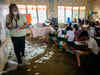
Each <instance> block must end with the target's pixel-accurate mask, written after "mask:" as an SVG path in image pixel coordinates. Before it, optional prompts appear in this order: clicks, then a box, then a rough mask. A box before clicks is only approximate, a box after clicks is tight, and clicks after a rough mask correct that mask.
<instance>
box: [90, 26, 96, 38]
mask: <svg viewBox="0 0 100 75" xmlns="http://www.w3.org/2000/svg"><path fill="white" fill-rule="evenodd" d="M94 34H95V28H94V27H90V30H89V35H90V36H91V37H94Z"/></svg>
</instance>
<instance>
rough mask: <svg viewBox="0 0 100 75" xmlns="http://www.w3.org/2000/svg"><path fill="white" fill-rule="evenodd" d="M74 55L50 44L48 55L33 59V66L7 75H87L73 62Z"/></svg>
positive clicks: (21, 68)
mask: <svg viewBox="0 0 100 75" xmlns="http://www.w3.org/2000/svg"><path fill="white" fill-rule="evenodd" d="M72 57H73V56H72V55H71V54H67V53H65V52H63V51H61V50H60V49H59V48H57V47H55V45H52V44H48V47H47V49H46V53H45V54H43V55H41V56H40V57H38V58H37V59H35V60H34V59H33V60H32V61H31V64H30V65H28V66H23V67H20V68H17V69H15V70H13V71H10V72H8V73H6V74H5V75H87V73H86V72H85V70H79V68H78V67H77V66H76V64H75V63H74V64H73V62H72Z"/></svg>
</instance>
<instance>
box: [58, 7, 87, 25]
mask: <svg viewBox="0 0 100 75" xmlns="http://www.w3.org/2000/svg"><path fill="white" fill-rule="evenodd" d="M78 18H81V19H84V18H85V7H84V6H83V7H78V6H77V7H72V6H58V23H65V21H66V22H67V23H69V22H68V21H74V19H76V21H77V19H78Z"/></svg>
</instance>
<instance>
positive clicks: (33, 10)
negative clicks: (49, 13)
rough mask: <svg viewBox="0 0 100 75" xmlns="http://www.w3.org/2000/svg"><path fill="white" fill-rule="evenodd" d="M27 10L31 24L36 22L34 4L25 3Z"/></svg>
mask: <svg viewBox="0 0 100 75" xmlns="http://www.w3.org/2000/svg"><path fill="white" fill-rule="evenodd" d="M27 12H28V14H30V17H31V23H32V25H34V24H37V13H36V6H32V5H27Z"/></svg>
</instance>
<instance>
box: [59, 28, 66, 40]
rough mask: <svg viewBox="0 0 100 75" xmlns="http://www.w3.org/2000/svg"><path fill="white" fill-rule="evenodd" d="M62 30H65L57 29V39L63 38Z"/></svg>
mask: <svg viewBox="0 0 100 75" xmlns="http://www.w3.org/2000/svg"><path fill="white" fill-rule="evenodd" d="M62 30H65V28H59V29H58V37H61V38H64V37H65V35H64V34H62Z"/></svg>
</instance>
